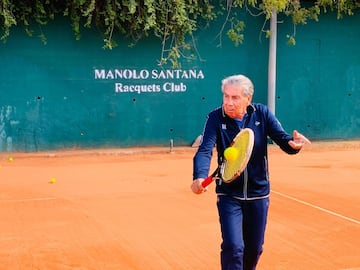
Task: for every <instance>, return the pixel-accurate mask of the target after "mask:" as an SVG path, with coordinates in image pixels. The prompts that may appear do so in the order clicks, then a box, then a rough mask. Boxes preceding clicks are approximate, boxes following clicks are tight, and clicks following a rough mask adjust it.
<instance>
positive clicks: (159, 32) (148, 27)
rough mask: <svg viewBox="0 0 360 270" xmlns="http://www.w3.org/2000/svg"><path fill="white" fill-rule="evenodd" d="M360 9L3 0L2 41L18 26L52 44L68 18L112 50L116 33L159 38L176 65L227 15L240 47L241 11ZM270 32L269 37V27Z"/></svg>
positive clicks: (291, 0) (227, 1)
mask: <svg viewBox="0 0 360 270" xmlns="http://www.w3.org/2000/svg"><path fill="white" fill-rule="evenodd" d="M359 7H360V0H317V1H300V0H262V1H261V0H259V1H258V0H213V1H212V0H0V31H1V33H0V40H2V41H4V42H5V41H6V39H7V38H8V37H9V36H10V34H11V29H12V28H13V27H15V26H17V27H23V28H24V29H25V31H26V33H27V34H28V35H30V36H32V35H34V34H36V35H38V36H39V37H40V38H41V40H42V41H43V42H44V43H46V36H45V35H44V34H43V33H42V32H41V30H40V31H39V30H38V29H41V26H43V25H46V24H47V23H48V22H49V21H52V20H54V19H55V18H56V17H60V16H65V17H68V18H69V19H70V23H71V27H72V29H73V32H74V35H75V38H76V39H80V38H81V31H82V29H83V28H96V29H99V30H100V31H101V33H102V35H103V37H102V39H103V42H104V43H103V44H104V45H103V46H104V48H106V49H112V48H114V47H115V46H117V43H116V38H115V34H121V35H125V36H126V37H128V38H129V40H131V44H136V42H137V41H139V40H141V39H143V38H145V37H147V36H150V35H152V36H156V37H158V38H159V40H160V41H161V57H160V59H159V64H160V65H163V64H166V63H168V62H170V63H171V64H172V65H173V66H176V65H178V59H180V58H182V57H190V58H191V57H196V56H194V55H193V54H192V53H186V52H193V51H194V50H193V46H194V44H193V42H192V39H191V37H192V34H193V33H194V32H195V31H196V30H198V29H199V28H200V27H205V26H206V25H207V24H209V23H210V22H211V21H214V20H215V19H217V18H218V17H219V15H221V14H222V15H223V14H227V16H226V19H225V21H224V25H225V24H228V27H226V28H225V27H224V28H223V29H226V30H225V31H226V32H225V33H226V36H227V37H228V38H230V39H231V40H232V41H233V42H234V44H235V45H239V44H241V43H242V41H243V39H244V36H243V29H244V27H245V24H244V22H242V21H240V20H238V19H237V18H236V15H234V14H236V11H237V10H239V9H245V10H246V11H247V12H249V13H251V14H252V15H254V16H259V15H261V16H263V17H264V19H265V20H269V19H270V17H271V12H272V11H273V9H276V11H277V12H278V13H283V14H285V15H286V16H289V17H291V18H292V22H293V24H294V26H296V25H299V24H306V23H307V21H308V20H310V19H311V20H318V19H319V16H320V14H321V13H326V12H328V11H336V12H337V16H338V18H339V19H340V18H342V17H343V16H344V15H353V14H354V12H355V10H357V9H359ZM34 25H38V26H40V27H34ZM34 29H37V30H36V31H35V30H34ZM264 32H266V33H267V34H268V33H269V31H268V30H267V29H264ZM220 34H222V33H220ZM288 42H289V43H290V44H294V43H295V34H294V33H293V34H289V36H288Z"/></svg>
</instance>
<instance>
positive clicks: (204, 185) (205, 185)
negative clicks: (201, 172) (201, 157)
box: [201, 175, 214, 188]
mask: <svg viewBox="0 0 360 270" xmlns="http://www.w3.org/2000/svg"><path fill="white" fill-rule="evenodd" d="M212 181H214V177H213V176H212V175H210V176H208V177H207V178H205V180H204V181H202V182H201V185H202V186H203V187H204V188H205V187H207V186H208V185H210V184H211V183H212Z"/></svg>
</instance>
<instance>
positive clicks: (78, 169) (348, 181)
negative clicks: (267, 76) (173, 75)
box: [0, 141, 360, 270]
mask: <svg viewBox="0 0 360 270" xmlns="http://www.w3.org/2000/svg"><path fill="white" fill-rule="evenodd" d="M195 150H196V149H195V148H190V147H189V148H176V147H175V148H174V150H173V152H172V153H169V149H165V148H162V149H160V148H147V149H145V150H144V149H143V150H139V149H105V150H87V151H62V152H58V151H56V152H44V153H0V213H1V219H0V269H1V270H32V269H34V270H35V269H36V270H38V269H40V270H57V269H59V270H70V269H71V270H80V269H83V270H92V269H94V270H95V269H96V270H107V269H109V270H128V269H129V270H133V269H134V270H135V269H139V270H152V269H153V270H162V269H169V270H180V269H184V270H191V269H197V270H199V269H200V270H202V269H203V270H215V269H220V267H219V265H220V264H219V247H220V241H221V239H220V230H219V224H218V217H217V210H216V205H215V202H216V195H215V193H214V185H213V184H212V185H211V186H210V187H209V190H208V192H206V193H203V194H201V195H195V194H193V193H192V192H191V191H190V184H191V181H192V157H193V155H194V153H195ZM9 158H10V159H9ZM11 158H12V159H11ZM269 162H270V181H271V183H272V193H271V203H270V212H269V218H268V227H267V231H266V239H265V245H264V253H263V255H262V257H261V258H260V262H259V265H258V269H259V270H293V269H294V270H295V269H299V270H313V269H314V270H332V269H334V270H340V269H341V270H345V269H346V270H355V269H358V270H359V269H360V142H359V141H352V142H333V143H331V142H323V143H313V144H312V145H308V146H306V147H305V148H304V149H303V150H302V151H301V153H300V154H299V155H296V156H288V155H286V154H285V153H283V152H282V151H281V150H280V149H279V148H278V147H277V146H274V145H271V146H269ZM214 166H215V164H213V167H214ZM212 169H213V168H212ZM52 178H54V179H55V180H56V181H55V183H50V180H51V179H52Z"/></svg>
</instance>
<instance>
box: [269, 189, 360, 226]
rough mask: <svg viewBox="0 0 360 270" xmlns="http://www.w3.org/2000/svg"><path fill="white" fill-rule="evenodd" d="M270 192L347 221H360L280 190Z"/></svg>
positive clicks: (358, 222)
mask: <svg viewBox="0 0 360 270" xmlns="http://www.w3.org/2000/svg"><path fill="white" fill-rule="evenodd" d="M271 192H272V193H275V194H277V195H280V196H282V197H284V198H287V199H290V200H292V201H295V202H298V203H301V204H304V205H307V206H310V207H312V208H315V209H318V210H320V211H322V212H325V213H328V214H330V215H333V216H336V217H339V218H342V219H345V220H347V221H351V222H353V223H355V224H358V225H360V221H359V220H356V219H353V218H349V217H347V216H344V215H341V214H338V213H335V212H333V211H330V210H327V209H325V208H322V207H320V206H316V205H314V204H311V203H308V202H305V201H302V200H299V199H296V198H294V197H291V196H289V195H286V194H284V193H281V192H278V191H274V190H272V191H271Z"/></svg>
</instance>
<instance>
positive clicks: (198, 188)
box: [191, 178, 207, 194]
mask: <svg viewBox="0 0 360 270" xmlns="http://www.w3.org/2000/svg"><path fill="white" fill-rule="evenodd" d="M203 181H204V178H198V179H195V180H194V181H193V182H192V184H191V190H192V192H194V193H195V194H201V193H203V192H205V191H207V188H204V187H203V186H202V185H201V183H202V182H203Z"/></svg>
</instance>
